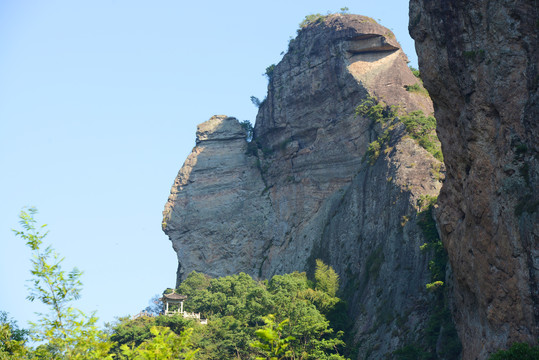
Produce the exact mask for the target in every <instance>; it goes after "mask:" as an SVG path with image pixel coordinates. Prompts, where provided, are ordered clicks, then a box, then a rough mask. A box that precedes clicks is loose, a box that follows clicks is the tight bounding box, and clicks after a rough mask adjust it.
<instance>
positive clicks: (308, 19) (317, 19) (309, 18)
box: [299, 14, 326, 29]
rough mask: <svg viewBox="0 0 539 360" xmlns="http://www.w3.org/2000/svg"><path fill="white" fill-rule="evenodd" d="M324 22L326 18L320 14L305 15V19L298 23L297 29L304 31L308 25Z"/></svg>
mask: <svg viewBox="0 0 539 360" xmlns="http://www.w3.org/2000/svg"><path fill="white" fill-rule="evenodd" d="M324 21H326V16H324V15H322V14H310V15H306V16H305V19H303V21H301V22H300V23H299V28H300V29H304V28H306V27H307V26H309V25H314V24H322V23H323V22H324Z"/></svg>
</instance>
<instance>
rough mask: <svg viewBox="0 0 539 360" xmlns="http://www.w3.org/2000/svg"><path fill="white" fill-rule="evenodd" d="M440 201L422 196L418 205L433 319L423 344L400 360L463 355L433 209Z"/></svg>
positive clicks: (403, 351)
mask: <svg viewBox="0 0 539 360" xmlns="http://www.w3.org/2000/svg"><path fill="white" fill-rule="evenodd" d="M436 201H437V197H434V196H429V195H423V196H421V197H420V198H419V200H418V201H417V205H418V209H419V213H418V215H417V224H418V225H419V227H420V228H421V230H422V232H423V236H424V237H425V240H426V243H425V244H423V245H422V246H421V250H423V251H430V252H431V254H432V259H431V260H430V261H429V265H428V268H429V271H430V275H431V278H430V281H431V282H430V283H428V284H426V289H427V290H428V291H429V292H430V293H431V296H432V302H431V303H430V305H429V306H430V309H429V313H430V314H431V315H430V318H429V320H428V322H427V326H426V329H425V332H424V336H423V339H422V343H421V344H408V345H407V346H404V347H403V348H401V349H399V350H397V351H396V352H394V355H395V356H396V358H397V359H424V360H430V359H457V358H458V357H459V355H460V352H461V344H460V340H459V338H458V334H457V331H456V329H455V326H454V324H453V320H452V317H451V313H450V311H449V308H448V306H447V303H448V300H447V297H448V296H447V289H446V287H445V285H444V280H445V273H446V266H447V252H446V250H445V248H444V247H443V244H442V241H441V240H440V237H439V235H438V230H437V229H436V222H435V220H434V214H433V211H434V206H435V204H436Z"/></svg>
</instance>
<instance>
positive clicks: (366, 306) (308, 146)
mask: <svg viewBox="0 0 539 360" xmlns="http://www.w3.org/2000/svg"><path fill="white" fill-rule="evenodd" d="M406 60H407V59H406V56H405V55H404V53H403V52H402V50H401V48H400V45H399V44H398V42H397V41H396V39H395V37H394V35H393V34H392V33H391V31H389V30H388V29H386V28H384V27H382V26H380V25H378V24H376V22H374V21H373V20H372V19H370V18H367V17H363V16H356V15H331V16H327V17H323V18H321V19H320V20H319V21H316V22H313V23H311V24H310V25H308V26H306V27H305V28H303V29H302V30H300V31H299V34H298V37H297V38H296V39H295V40H293V41H291V43H290V46H289V49H288V52H287V54H286V55H285V56H284V57H283V59H282V61H281V62H280V63H279V64H277V65H276V66H275V68H274V70H273V72H270V73H268V76H269V78H270V81H269V85H268V95H267V98H266V100H265V101H264V102H263V103H262V105H261V107H260V110H259V113H258V116H257V119H256V124H255V128H254V138H253V140H252V141H251V142H250V143H248V142H247V141H246V137H245V133H242V131H241V130H242V128H241V126H240V124H239V123H238V122H237V120H235V119H233V118H228V117H226V116H216V117H213V118H212V119H210V120H209V121H208V122H206V123H203V124H201V125H199V128H198V131H197V144H196V146H195V148H194V149H193V152H192V153H191V155H189V157H188V159H187V160H186V162H185V164H184V166H183V167H182V169H181V170H180V172H179V174H178V177H177V178H176V181H175V183H174V185H173V187H172V191H171V195H170V197H169V200H168V202H167V204H166V206H165V211H164V222H163V229H164V231H165V232H166V233H167V235H168V236H169V238H170V240H171V241H172V243H173V247H174V249H175V251H176V252H177V255H178V262H179V267H178V281H181V280H182V279H183V278H184V277H185V276H186V275H187V274H188V273H189V272H190V271H192V270H196V271H201V272H204V273H207V274H210V275H213V276H221V275H227V274H230V273H235V272H240V271H243V272H246V273H248V274H250V275H252V276H254V277H256V278H261V279H262V278H269V277H270V276H272V275H274V274H278V273H286V272H292V271H296V270H298V271H312V264H313V263H314V260H315V259H316V258H321V259H323V260H324V261H325V262H326V263H328V264H330V265H331V266H333V267H334V268H335V269H336V271H337V272H338V273H339V275H340V276H341V279H342V291H343V292H342V293H343V296H344V297H346V299H347V300H348V301H349V302H350V314H351V316H352V317H353V318H354V319H355V331H356V334H357V335H356V340H357V343H358V344H359V345H358V346H359V353H360V357H361V358H371V359H376V358H382V357H384V356H391V354H392V352H393V351H395V350H396V349H399V348H401V347H403V346H405V345H408V344H410V343H412V342H418V341H419V342H421V337H422V331H423V330H424V328H425V327H426V323H427V321H428V320H429V317H430V313H429V311H430V309H431V308H430V307H429V302H431V301H432V300H433V299H432V296H431V295H430V294H428V293H427V292H426V290H425V284H426V283H428V282H429V281H430V274H429V271H428V270H427V268H428V265H427V264H428V261H429V259H430V254H429V253H428V252H422V251H421V250H420V246H421V245H422V244H423V243H424V242H425V241H426V239H425V237H424V235H423V232H422V230H421V229H420V227H419V226H418V225H417V223H416V217H417V212H418V206H417V204H418V200H420V199H422V197H425V196H426V195H430V196H436V195H437V194H438V192H439V189H440V187H441V182H440V176H442V175H441V174H440V168H441V167H442V164H441V163H440V162H439V161H438V160H436V159H435V158H434V157H433V156H432V155H431V154H430V153H428V152H427V151H426V150H425V149H423V148H422V147H421V146H419V145H418V143H417V142H416V141H415V140H413V139H412V138H411V137H410V136H409V135H408V134H407V132H406V130H405V126H404V125H403V124H402V123H400V121H399V118H398V117H397V118H395V115H391V114H390V113H391V111H389V110H390V106H394V108H393V110H395V111H397V113H399V114H405V113H409V112H412V111H417V110H421V111H423V112H424V113H425V114H427V115H428V114H431V113H432V112H433V108H432V104H431V102H430V100H429V98H428V97H426V96H425V95H424V94H421V93H412V92H409V91H406V89H405V85H413V84H418V83H419V80H418V79H417V78H416V77H415V76H414V75H413V74H412V73H411V71H410V70H409V69H408V67H407V65H406ZM374 98H376V99H378V101H374V103H373V105H374V104H375V103H376V102H378V103H379V105H380V108H383V109H384V115H385V119H378V121H376V119H373V118H372V117H370V116H367V115H360V114H356V107H357V106H358V105H360V104H365V103H366V101H369V100H370V101H372V100H373V99H374ZM382 101H383V104H381V102H382ZM388 118H389V119H388ZM374 141H378V143H379V144H381V145H380V148H379V149H378V151H377V152H376V151H371V152H368V149H369V144H372V143H373V142H374ZM371 148H372V146H371Z"/></svg>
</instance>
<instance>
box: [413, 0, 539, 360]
mask: <svg viewBox="0 0 539 360" xmlns="http://www.w3.org/2000/svg"><path fill="white" fill-rule="evenodd" d="M410 33H411V35H412V37H413V38H414V39H415V40H416V48H417V52H418V56H419V67H420V70H421V75H422V78H423V80H424V82H425V87H426V88H427V89H428V90H429V92H430V94H431V97H432V99H433V102H434V105H435V110H436V112H435V115H436V118H437V120H438V136H439V138H440V141H441V143H442V149H443V153H444V160H445V163H446V166H447V177H446V180H445V183H444V186H443V189H442V192H441V194H440V197H439V206H440V207H439V211H438V213H437V217H438V221H439V225H440V229H441V235H442V240H443V242H444V245H445V246H446V248H447V250H448V253H449V259H450V263H451V265H452V268H453V271H454V276H455V284H454V286H455V292H454V295H455V304H454V317H455V321H456V325H457V328H458V330H459V333H460V337H461V339H462V341H463V354H464V359H485V358H487V357H488V354H489V353H491V352H493V351H494V350H496V349H499V348H504V347H507V346H509V345H510V344H511V343H513V342H521V341H525V342H529V343H536V342H537V338H538V336H539V328H538V325H539V287H538V286H539V282H538V281H539V213H538V207H539V191H538V189H539V187H538V184H539V173H538V167H537V165H538V157H537V154H538V153H537V151H538V141H537V139H538V138H539V130H538V118H539V101H538V100H539V99H538V92H537V87H538V84H539V75H538V68H539V57H538V55H539V46H538V45H539V39H538V34H539V6H538V2H537V1H535V0H532V1H530V0H516V1H515V0H511V1H509V0H494V1H478V0H466V1H465V0H452V1H446V0H429V1H425V0H411V1H410Z"/></svg>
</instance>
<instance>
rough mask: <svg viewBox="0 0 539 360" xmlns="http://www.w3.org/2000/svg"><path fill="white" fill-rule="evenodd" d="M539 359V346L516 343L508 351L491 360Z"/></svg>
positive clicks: (493, 355) (495, 355) (502, 351)
mask: <svg viewBox="0 0 539 360" xmlns="http://www.w3.org/2000/svg"><path fill="white" fill-rule="evenodd" d="M536 359H539V346H530V345H528V344H526V343H514V344H513V345H511V347H510V348H509V349H508V350H500V351H498V352H496V353H494V354H492V356H491V357H490V358H489V360H536Z"/></svg>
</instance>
